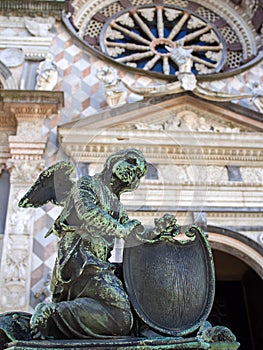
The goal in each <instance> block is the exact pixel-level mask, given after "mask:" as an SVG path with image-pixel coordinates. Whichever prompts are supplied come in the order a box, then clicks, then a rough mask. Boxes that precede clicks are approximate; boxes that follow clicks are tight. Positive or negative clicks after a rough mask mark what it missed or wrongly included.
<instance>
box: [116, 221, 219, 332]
mask: <svg viewBox="0 0 263 350" xmlns="http://www.w3.org/2000/svg"><path fill="white" fill-rule="evenodd" d="M186 235H188V236H189V237H191V238H190V239H188V240H184V241H178V240H175V239H174V238H172V239H171V237H169V238H167V237H162V238H161V239H159V240H157V241H155V242H153V243H144V244H140V245H137V246H134V247H129V248H125V249H124V259H123V271H124V281H125V285H126V288H127V293H128V295H129V297H130V300H131V303H132V305H133V307H134V309H135V311H136V313H137V315H138V316H139V318H140V319H141V320H142V321H144V322H145V323H146V324H147V325H148V326H149V327H151V328H153V329H154V330H156V331H159V332H162V333H164V334H168V335H172V336H182V335H186V334H190V333H192V332H193V331H195V330H196V329H197V328H199V327H200V326H201V324H202V323H203V322H204V321H205V320H206V318H207V317H208V315H209V313H210V310H211V307H212V304H213V299H214V292H215V286H214V284H215V277H214V265H213V258H212V252H211V249H210V246H209V243H208V240H207V238H206V236H205V234H204V233H203V232H202V230H201V229H199V228H198V227H197V226H195V225H193V226H191V228H190V229H189V230H188V232H186Z"/></svg>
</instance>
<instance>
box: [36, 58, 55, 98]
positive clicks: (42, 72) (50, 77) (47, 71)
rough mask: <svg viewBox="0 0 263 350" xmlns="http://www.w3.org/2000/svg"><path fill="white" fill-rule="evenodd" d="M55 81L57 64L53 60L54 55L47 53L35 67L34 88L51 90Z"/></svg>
mask: <svg viewBox="0 0 263 350" xmlns="http://www.w3.org/2000/svg"><path fill="white" fill-rule="evenodd" d="M57 81H58V72H57V66H56V64H55V61H54V56H53V55H52V54H51V53H49V54H47V57H46V59H45V61H42V62H41V63H40V64H39V66H38V68H37V83H36V90H47V91H52V90H53V89H54V87H55V86H56V84H57Z"/></svg>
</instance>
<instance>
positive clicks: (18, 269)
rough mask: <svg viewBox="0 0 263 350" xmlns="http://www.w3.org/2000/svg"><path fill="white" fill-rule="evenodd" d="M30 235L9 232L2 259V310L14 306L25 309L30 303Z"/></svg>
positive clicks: (0, 304) (0, 300) (0, 297)
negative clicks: (26, 291) (28, 291)
mask: <svg viewBox="0 0 263 350" xmlns="http://www.w3.org/2000/svg"><path fill="white" fill-rule="evenodd" d="M30 240H31V239H30V236H29V235H24V234H21V235H17V234H9V235H8V238H7V239H6V241H5V242H4V243H5V245H4V248H5V249H3V255H4V256H3V258H4V264H3V259H2V264H3V265H2V283H1V287H2V292H1V296H0V310H2V308H4V309H5V310H12V309H13V308H14V306H15V305H16V307H19V308H20V309H21V308H22V309H24V308H26V307H27V305H28V294H27V293H25V292H24V291H25V289H27V288H28V287H29V286H28V273H29V271H30V267H29V259H30V250H29V248H30V249H31V247H30Z"/></svg>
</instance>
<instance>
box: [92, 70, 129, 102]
mask: <svg viewBox="0 0 263 350" xmlns="http://www.w3.org/2000/svg"><path fill="white" fill-rule="evenodd" d="M96 76H97V78H98V79H99V80H100V81H102V82H103V84H104V86H105V90H106V100H107V103H108V105H109V107H112V108H113V107H119V106H121V105H123V104H124V103H126V97H127V92H126V91H123V90H121V89H120V80H119V79H117V78H116V72H115V70H114V69H113V68H112V67H103V68H102V69H101V70H99V71H98V72H97V74H96Z"/></svg>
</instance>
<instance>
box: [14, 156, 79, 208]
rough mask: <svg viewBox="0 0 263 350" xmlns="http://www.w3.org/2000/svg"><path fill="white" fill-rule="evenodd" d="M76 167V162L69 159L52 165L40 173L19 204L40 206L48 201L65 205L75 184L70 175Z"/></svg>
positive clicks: (21, 205) (23, 206) (26, 206)
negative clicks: (64, 202)
mask: <svg viewBox="0 0 263 350" xmlns="http://www.w3.org/2000/svg"><path fill="white" fill-rule="evenodd" d="M74 169H75V167H74V164H73V163H71V162H67V161H61V162H58V163H56V164H54V165H51V166H50V167H48V168H47V169H46V170H44V171H42V173H40V175H39V177H38V178H37V180H36V182H35V183H34V184H33V186H32V187H31V188H30V189H29V190H28V192H27V193H26V194H25V195H24V197H23V198H21V200H20V201H19V203H18V206H19V207H22V208H28V207H33V208H38V207H40V206H42V205H44V204H46V203H47V202H52V203H54V204H56V205H63V201H64V200H65V198H66V197H67V194H68V193H69V191H70V189H71V188H72V185H73V181H72V180H71V178H70V175H71V174H72V173H73V171H74Z"/></svg>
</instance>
